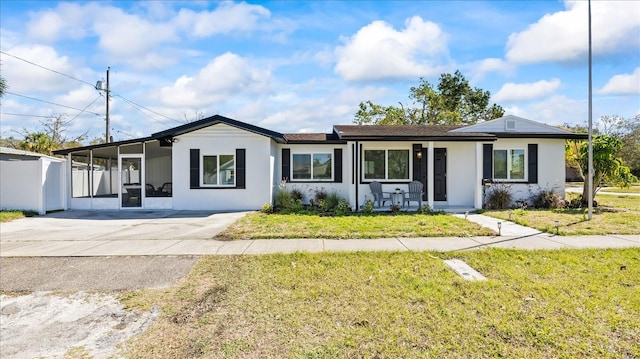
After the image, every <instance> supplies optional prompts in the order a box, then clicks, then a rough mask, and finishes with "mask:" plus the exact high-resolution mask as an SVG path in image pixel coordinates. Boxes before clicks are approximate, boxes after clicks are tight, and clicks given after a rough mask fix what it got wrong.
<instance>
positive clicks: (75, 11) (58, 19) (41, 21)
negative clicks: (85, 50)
mask: <svg viewBox="0 0 640 359" xmlns="http://www.w3.org/2000/svg"><path fill="white" fill-rule="evenodd" d="M96 10H97V11H96ZM100 13H101V12H100V11H99V8H98V7H97V6H96V5H92V4H88V5H78V4H76V3H61V4H59V5H58V7H57V8H55V9H47V10H44V11H39V12H32V13H30V21H29V22H28V23H27V34H28V36H29V37H30V38H32V39H34V40H37V41H44V42H48V43H51V42H55V41H59V40H62V39H76V40H77V39H80V38H82V37H84V36H86V35H87V34H88V32H89V28H90V26H89V25H90V24H91V22H92V19H93V18H94V16H95V15H96V14H100Z"/></svg>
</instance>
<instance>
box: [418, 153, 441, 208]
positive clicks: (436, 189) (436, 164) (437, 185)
mask: <svg viewBox="0 0 640 359" xmlns="http://www.w3.org/2000/svg"><path fill="white" fill-rule="evenodd" d="M428 157H429V156H428V150H427V149H426V148H423V149H422V161H421V166H420V181H421V182H422V185H423V188H424V195H423V196H422V199H423V200H424V201H426V200H427V199H428V197H427V177H428V174H427V168H428V166H427V164H428V162H427V158H428ZM433 157H434V158H433V178H432V179H433V200H434V201H446V200H447V149H446V148H434V152H433Z"/></svg>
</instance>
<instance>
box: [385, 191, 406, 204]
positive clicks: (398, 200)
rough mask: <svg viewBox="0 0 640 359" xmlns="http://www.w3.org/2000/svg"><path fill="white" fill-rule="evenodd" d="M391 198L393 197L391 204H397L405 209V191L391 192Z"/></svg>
mask: <svg viewBox="0 0 640 359" xmlns="http://www.w3.org/2000/svg"><path fill="white" fill-rule="evenodd" d="M389 196H390V197H391V204H395V205H396V206H399V207H404V191H400V192H389Z"/></svg>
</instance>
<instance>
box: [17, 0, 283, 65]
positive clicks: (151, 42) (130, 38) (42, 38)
mask: <svg viewBox="0 0 640 359" xmlns="http://www.w3.org/2000/svg"><path fill="white" fill-rule="evenodd" d="M136 10H137V11H136ZM270 15H271V14H270V12H269V11H268V10H267V9H266V8H264V7H263V6H258V5H249V4H246V3H233V2H222V3H220V4H219V5H218V7H217V8H216V9H215V10H213V11H208V10H202V11H199V12H196V11H193V10H190V9H181V10H180V11H179V12H177V13H176V12H175V11H172V10H170V8H168V7H167V6H133V7H132V9H125V8H120V7H117V6H111V5H108V4H106V5H103V3H88V4H85V5H77V4H76V3H61V4H59V5H58V6H57V7H56V8H52V9H51V8H49V9H45V10H41V11H37V12H32V13H31V14H30V21H29V22H28V23H27V29H28V31H27V34H28V36H29V37H30V38H31V39H34V40H35V41H37V42H46V43H53V42H59V41H64V40H69V39H71V40H78V41H79V40H82V39H85V38H89V37H91V36H97V37H98V42H97V45H98V47H99V48H100V49H101V50H102V51H104V53H101V54H94V55H96V56H100V57H101V58H102V59H103V60H104V61H106V62H108V63H109V64H111V65H115V64H119V63H123V64H127V65H130V66H132V67H133V68H135V69H138V70H144V69H147V70H148V69H159V68H166V67H169V66H172V65H174V64H176V63H177V62H178V61H179V58H180V57H181V56H187V55H188V53H187V52H188V50H185V51H180V50H176V49H173V48H169V47H168V46H171V45H174V46H175V44H182V42H183V40H184V39H183V37H184V36H185V33H186V34H187V35H193V36H196V37H208V36H211V35H215V34H229V33H233V32H238V31H241V32H246V31H254V30H257V29H258V28H259V25H260V22H261V21H262V20H264V19H269V17H270Z"/></svg>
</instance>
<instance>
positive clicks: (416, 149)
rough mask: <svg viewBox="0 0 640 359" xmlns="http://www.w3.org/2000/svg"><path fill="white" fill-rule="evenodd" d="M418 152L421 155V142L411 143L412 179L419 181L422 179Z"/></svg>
mask: <svg viewBox="0 0 640 359" xmlns="http://www.w3.org/2000/svg"><path fill="white" fill-rule="evenodd" d="M418 153H420V154H421V156H422V144H420V143H414V144H413V180H414V181H421V180H422V178H421V177H422V176H421V175H422V168H421V167H422V161H421V159H420V158H418Z"/></svg>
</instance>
